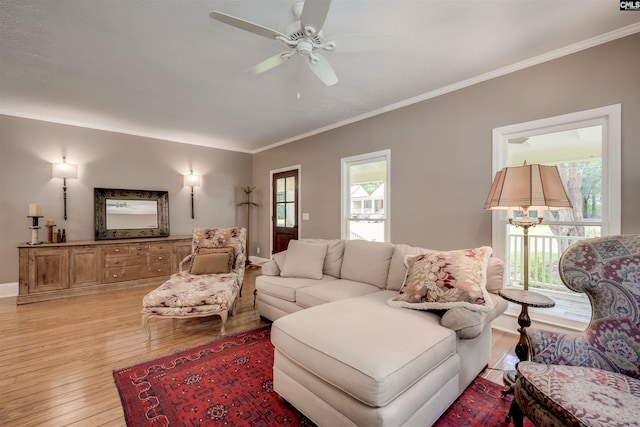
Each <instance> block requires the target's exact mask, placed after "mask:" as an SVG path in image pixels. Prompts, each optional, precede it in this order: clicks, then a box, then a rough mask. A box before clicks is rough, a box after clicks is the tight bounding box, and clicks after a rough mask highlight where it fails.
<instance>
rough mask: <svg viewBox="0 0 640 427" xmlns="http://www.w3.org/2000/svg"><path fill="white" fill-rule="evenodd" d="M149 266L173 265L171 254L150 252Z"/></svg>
mask: <svg viewBox="0 0 640 427" xmlns="http://www.w3.org/2000/svg"><path fill="white" fill-rule="evenodd" d="M148 259H149V264H164V263H167V264H169V265H171V252H150V253H149V257H148Z"/></svg>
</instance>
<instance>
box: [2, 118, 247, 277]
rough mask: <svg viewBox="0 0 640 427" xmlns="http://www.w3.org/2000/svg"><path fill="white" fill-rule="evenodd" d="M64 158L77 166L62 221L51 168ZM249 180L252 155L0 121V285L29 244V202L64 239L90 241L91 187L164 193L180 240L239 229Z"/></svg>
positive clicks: (29, 122)
mask: <svg viewBox="0 0 640 427" xmlns="http://www.w3.org/2000/svg"><path fill="white" fill-rule="evenodd" d="M63 155H66V156H67V159H68V161H70V162H72V163H77V164H78V166H79V172H78V175H79V178H78V179H74V180H67V187H68V217H69V218H68V220H67V221H64V219H63V203H62V180H61V179H54V178H51V162H58V161H61V160H62V156H63ZM190 169H193V170H194V173H196V174H199V175H201V176H202V184H201V187H199V188H196V189H195V219H193V220H192V219H191V189H190V188H185V187H183V178H182V176H183V174H185V173H188V172H189V170H190ZM251 182H252V171H251V154H246V153H237V152H231V151H226V150H217V149H211V148H205V147H199V146H194V145H185V144H178V143H174V142H168V141H162V140H156V139H149V138H143V137H138V136H132V135H124V134H119V133H114V132H105V131H100V130H92V129H85V128H80V127H75V126H67V125H59V124H53V123H48V122H43V121H38V120H29V119H21V118H16V117H9V116H2V115H0V284H2V283H11V282H17V281H18V250H17V249H16V246H17V245H18V244H19V243H23V242H27V241H30V239H31V232H30V230H29V229H28V227H29V225H30V224H29V220H28V218H27V217H26V215H27V213H28V205H29V203H39V204H40V205H41V207H42V215H43V216H44V218H43V220H46V219H48V218H51V219H54V220H55V222H56V224H57V225H58V226H59V227H60V228H65V229H66V234H67V240H93V236H94V224H93V223H94V214H93V188H94V187H105V188H124V189H143V190H167V191H169V219H170V232H171V234H172V235H181V234H191V231H192V229H193V227H205V226H222V227H227V226H234V225H241V226H244V224H245V211H244V209H241V208H238V207H236V204H237V203H240V202H242V201H244V200H245V196H244V193H243V192H242V190H241V188H240V187H242V186H246V185H250V184H251ZM44 237H45V231H44V229H43V230H40V238H41V240H43V239H44Z"/></svg>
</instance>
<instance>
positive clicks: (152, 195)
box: [93, 188, 169, 240]
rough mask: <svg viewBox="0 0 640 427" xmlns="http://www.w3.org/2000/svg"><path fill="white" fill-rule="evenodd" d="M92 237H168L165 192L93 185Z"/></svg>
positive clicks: (167, 212) (167, 209)
mask: <svg viewBox="0 0 640 427" xmlns="http://www.w3.org/2000/svg"><path fill="white" fill-rule="evenodd" d="M93 201H94V210H95V239H96V240H105V239H134V238H141V237H167V236H169V193H168V192H167V191H151V190H122V189H115V188H94V189H93Z"/></svg>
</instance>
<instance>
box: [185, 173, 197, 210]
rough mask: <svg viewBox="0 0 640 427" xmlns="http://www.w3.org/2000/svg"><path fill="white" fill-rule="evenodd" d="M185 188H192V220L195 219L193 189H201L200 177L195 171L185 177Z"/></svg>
mask: <svg viewBox="0 0 640 427" xmlns="http://www.w3.org/2000/svg"><path fill="white" fill-rule="evenodd" d="M184 186H185V187H191V219H193V218H195V215H194V214H193V187H200V175H194V174H193V170H192V171H191V173H190V174H189V175H185V176H184Z"/></svg>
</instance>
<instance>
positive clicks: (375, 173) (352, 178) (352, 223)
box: [342, 150, 391, 242]
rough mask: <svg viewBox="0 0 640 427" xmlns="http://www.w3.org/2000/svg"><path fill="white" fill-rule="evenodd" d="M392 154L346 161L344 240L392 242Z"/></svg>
mask: <svg viewBox="0 0 640 427" xmlns="http://www.w3.org/2000/svg"><path fill="white" fill-rule="evenodd" d="M390 156H391V153H390V151H389V150H384V151H378V152H375V153H369V154H363V155H360V156H354V157H347V158H344V159H342V238H343V239H350V240H355V239H363V240H371V241H377V242H388V241H389V240H390V237H389V235H390V233H389V164H390Z"/></svg>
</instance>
